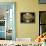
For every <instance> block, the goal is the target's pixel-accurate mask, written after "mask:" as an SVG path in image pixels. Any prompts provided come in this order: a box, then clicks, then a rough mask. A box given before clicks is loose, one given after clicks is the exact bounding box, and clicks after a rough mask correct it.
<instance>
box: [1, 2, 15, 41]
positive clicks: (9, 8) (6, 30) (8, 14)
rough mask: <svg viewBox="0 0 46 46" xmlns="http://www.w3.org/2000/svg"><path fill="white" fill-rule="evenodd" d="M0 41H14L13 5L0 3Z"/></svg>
mask: <svg viewBox="0 0 46 46" xmlns="http://www.w3.org/2000/svg"><path fill="white" fill-rule="evenodd" d="M0 40H15V3H8V2H7V3H0Z"/></svg>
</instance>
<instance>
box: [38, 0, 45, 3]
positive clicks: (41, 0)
mask: <svg viewBox="0 0 46 46" xmlns="http://www.w3.org/2000/svg"><path fill="white" fill-rule="evenodd" d="M38 1H39V3H40V4H46V0H38Z"/></svg>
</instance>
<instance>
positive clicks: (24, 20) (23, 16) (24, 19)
mask: <svg viewBox="0 0 46 46" xmlns="http://www.w3.org/2000/svg"><path fill="white" fill-rule="evenodd" d="M20 15H21V16H20V22H21V23H35V13H34V12H21V13H20ZM31 17H32V18H31ZM27 20H28V21H27Z"/></svg>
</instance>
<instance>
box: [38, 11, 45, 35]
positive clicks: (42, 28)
mask: <svg viewBox="0 0 46 46" xmlns="http://www.w3.org/2000/svg"><path fill="white" fill-rule="evenodd" d="M45 32H46V11H40V12H39V35H40V34H43V33H45Z"/></svg>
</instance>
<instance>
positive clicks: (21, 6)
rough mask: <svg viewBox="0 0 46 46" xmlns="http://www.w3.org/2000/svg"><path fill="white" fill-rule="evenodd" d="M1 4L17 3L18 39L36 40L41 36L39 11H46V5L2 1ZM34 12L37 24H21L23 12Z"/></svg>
mask: <svg viewBox="0 0 46 46" xmlns="http://www.w3.org/2000/svg"><path fill="white" fill-rule="evenodd" d="M0 2H16V37H17V38H25V37H26V38H36V37H37V36H38V34H39V10H46V5H44V4H43V5H42V4H39V3H38V0H3V1H2V0H1V1H0ZM24 11H25V12H34V13H35V23H30V24H22V23H20V13H21V12H24Z"/></svg>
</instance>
